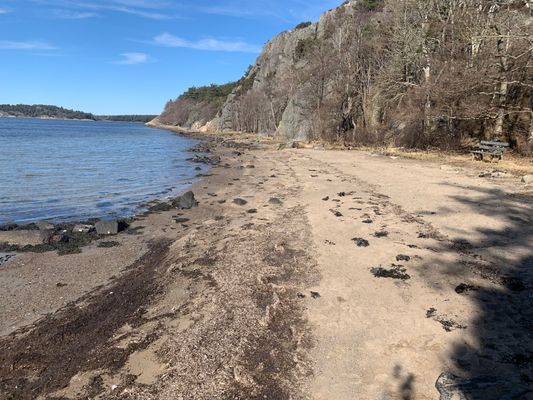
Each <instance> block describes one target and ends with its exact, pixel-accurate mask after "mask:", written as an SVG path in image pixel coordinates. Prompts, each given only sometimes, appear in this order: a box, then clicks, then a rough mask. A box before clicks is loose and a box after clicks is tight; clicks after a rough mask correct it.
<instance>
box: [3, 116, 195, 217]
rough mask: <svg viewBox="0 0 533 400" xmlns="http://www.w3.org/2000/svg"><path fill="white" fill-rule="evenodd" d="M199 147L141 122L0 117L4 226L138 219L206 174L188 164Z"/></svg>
mask: <svg viewBox="0 0 533 400" xmlns="http://www.w3.org/2000/svg"><path fill="white" fill-rule="evenodd" d="M196 143H197V141H195V140H191V139H187V138H183V137H180V136H177V135H173V134H171V133H170V132H167V131H164V130H160V129H153V128H147V127H145V126H144V125H142V124H135V123H123V122H85V121H55V120H38V119H14V118H0V224H3V223H6V222H16V223H25V222H32V221H37V220H51V221H54V222H60V221H67V220H83V219H87V218H92V217H97V218H99V217H108V216H128V215H132V214H134V213H135V212H136V211H139V207H140V206H141V204H143V203H145V202H146V201H148V200H152V199H155V198H166V197H170V196H172V195H175V194H176V193H178V192H180V191H183V190H184V189H185V188H186V187H187V186H188V185H190V184H191V183H192V182H193V180H194V179H195V176H196V175H197V174H198V173H199V172H202V171H196V170H195V167H197V164H193V163H191V162H189V161H186V159H187V158H189V157H191V154H190V153H188V152H187V150H188V149H189V148H190V147H192V146H194V145H195V144H196ZM202 168H205V167H203V166H202Z"/></svg>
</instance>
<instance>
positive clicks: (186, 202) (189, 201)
mask: <svg viewBox="0 0 533 400" xmlns="http://www.w3.org/2000/svg"><path fill="white" fill-rule="evenodd" d="M172 205H173V206H174V207H176V208H179V209H180V210H190V209H191V208H194V207H198V201H196V198H195V197H194V193H193V192H191V191H189V192H187V193H185V194H183V195H181V196H179V197H176V198H175V199H174V201H173V202H172Z"/></svg>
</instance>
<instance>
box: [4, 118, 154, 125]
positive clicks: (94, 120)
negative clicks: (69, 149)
mask: <svg viewBox="0 0 533 400" xmlns="http://www.w3.org/2000/svg"><path fill="white" fill-rule="evenodd" d="M0 119H36V120H40V121H43V120H44V121H46V120H50V121H86V122H131V123H137V124H146V122H144V121H137V120H131V121H128V120H123V119H112V118H108V117H102V118H100V117H97V118H96V119H90V118H59V117H46V116H43V117H30V116H19V115H0ZM147 126H149V125H147Z"/></svg>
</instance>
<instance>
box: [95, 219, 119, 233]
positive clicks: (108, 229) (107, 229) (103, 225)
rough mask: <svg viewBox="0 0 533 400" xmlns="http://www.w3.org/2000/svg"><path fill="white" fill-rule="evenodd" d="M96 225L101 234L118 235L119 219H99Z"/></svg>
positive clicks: (97, 231)
mask: <svg viewBox="0 0 533 400" xmlns="http://www.w3.org/2000/svg"><path fill="white" fill-rule="evenodd" d="M94 227H95V228H96V233H98V234H99V235H116V234H117V233H118V221H116V220H102V221H98V222H97V223H96V224H95V226H94Z"/></svg>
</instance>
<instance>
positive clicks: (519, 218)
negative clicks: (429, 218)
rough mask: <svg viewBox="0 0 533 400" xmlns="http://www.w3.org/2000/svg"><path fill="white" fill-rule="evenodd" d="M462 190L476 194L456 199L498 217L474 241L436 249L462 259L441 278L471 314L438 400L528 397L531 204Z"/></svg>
mask: <svg viewBox="0 0 533 400" xmlns="http://www.w3.org/2000/svg"><path fill="white" fill-rule="evenodd" d="M464 189H465V190H466V191H467V192H469V193H471V194H474V193H475V195H474V196H456V197H454V200H456V201H457V202H459V203H460V204H462V205H464V206H467V207H468V208H471V209H472V211H474V212H475V213H477V214H482V215H487V216H491V217H494V218H496V219H497V220H498V221H499V224H498V225H497V226H498V227H499V228H498V229H495V228H489V227H486V228H485V227H481V228H478V229H477V230H476V231H475V232H474V233H475V235H473V236H474V238H475V241H472V240H471V239H470V240H466V239H459V240H457V239H455V240H454V241H452V242H450V241H447V240H446V241H441V242H440V243H441V245H440V246H439V248H438V249H436V250H437V251H438V252H439V253H445V252H450V253H453V254H454V259H455V260H460V261H459V263H460V265H456V264H455V263H453V264H452V263H450V264H448V265H441V266H440V267H441V268H443V269H442V270H441V271H440V272H441V273H443V274H446V275H448V277H451V278H456V279H457V282H458V286H457V288H456V292H457V295H458V296H468V298H469V300H470V301H471V302H473V303H474V305H475V308H476V310H477V313H476V314H475V317H474V319H472V320H470V321H468V329H469V333H470V335H471V336H470V338H469V339H468V340H465V341H462V342H457V343H455V344H454V346H453V348H452V349H451V351H450V354H451V356H450V358H449V362H448V366H447V371H445V372H443V374H442V375H441V376H440V377H439V379H438V381H437V383H436V388H437V390H438V391H439V393H440V399H441V400H452V399H453V400H492V399H494V400H496V399H497V400H505V399H533V199H531V198H530V197H526V196H520V195H509V194H506V193H505V192H503V191H501V190H499V189H486V188H485V189H483V188H479V187H469V186H467V187H464ZM441 211H442V210H441ZM452 280H453V279H452ZM469 280H470V282H469ZM459 282H462V284H460V285H459Z"/></svg>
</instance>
